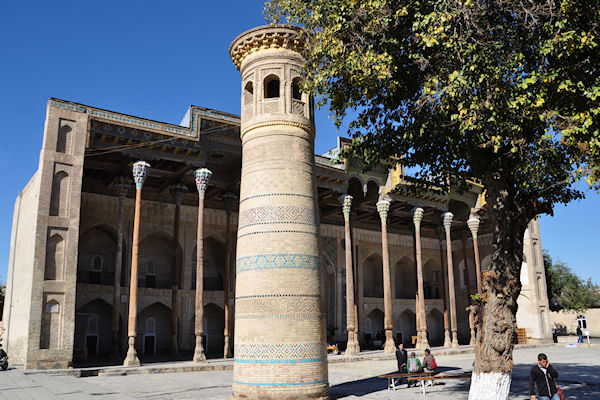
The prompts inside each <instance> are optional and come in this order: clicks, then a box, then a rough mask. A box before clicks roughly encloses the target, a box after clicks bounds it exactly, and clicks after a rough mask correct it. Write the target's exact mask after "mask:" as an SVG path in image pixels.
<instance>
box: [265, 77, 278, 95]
mask: <svg viewBox="0 0 600 400" xmlns="http://www.w3.org/2000/svg"><path fill="white" fill-rule="evenodd" d="M275 97H279V78H278V77H277V76H276V75H269V76H267V77H266V78H265V99H272V98H275Z"/></svg>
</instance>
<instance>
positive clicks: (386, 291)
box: [377, 198, 396, 353]
mask: <svg viewBox="0 0 600 400" xmlns="http://www.w3.org/2000/svg"><path fill="white" fill-rule="evenodd" d="M389 210H390V200H388V199H385V198H382V199H380V200H379V201H378V202H377V211H378V212H379V217H380V219H381V254H382V258H383V263H382V264H383V265H382V267H383V309H384V311H385V313H384V319H383V327H384V328H385V346H384V348H383V351H384V352H385V353H395V352H396V345H395V344H394V332H393V329H394V322H393V314H392V285H391V277H390V275H391V274H390V251H389V247H388V236H387V216H388V211H389Z"/></svg>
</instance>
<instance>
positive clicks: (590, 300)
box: [544, 250, 600, 311]
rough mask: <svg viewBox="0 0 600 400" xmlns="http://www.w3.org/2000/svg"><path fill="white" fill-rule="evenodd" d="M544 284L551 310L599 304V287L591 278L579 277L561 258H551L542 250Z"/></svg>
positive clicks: (586, 307) (573, 308) (584, 307)
mask: <svg viewBox="0 0 600 400" xmlns="http://www.w3.org/2000/svg"><path fill="white" fill-rule="evenodd" d="M544 267H545V269H546V286H547V289H548V300H549V302H550V309H551V310H552V311H559V310H565V311H571V310H572V311H585V310H587V309H588V308H591V307H597V306H598V305H600V294H599V293H598V290H599V289H600V287H599V286H598V285H596V284H595V283H594V282H592V280H591V278H588V280H587V281H586V280H583V279H581V278H579V277H578V276H577V275H576V274H575V273H574V272H573V270H571V268H569V266H568V265H567V264H566V263H565V262H564V261H561V260H556V261H554V260H552V257H550V254H548V252H547V251H546V250H544Z"/></svg>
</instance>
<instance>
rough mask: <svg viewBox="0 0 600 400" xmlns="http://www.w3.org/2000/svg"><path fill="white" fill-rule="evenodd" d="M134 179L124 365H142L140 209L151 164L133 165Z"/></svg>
mask: <svg viewBox="0 0 600 400" xmlns="http://www.w3.org/2000/svg"><path fill="white" fill-rule="evenodd" d="M132 171H133V179H134V181H135V214H134V218H133V241H132V246H131V278H130V282H129V320H128V327H127V336H128V337H129V340H128V345H129V348H128V349H127V356H126V357H125V361H124V362H123V365H125V366H136V365H140V360H139V359H138V357H137V352H136V351H135V337H136V326H135V324H136V322H137V285H138V251H139V240H140V209H141V204H142V187H144V182H145V181H146V177H147V176H148V172H149V171H150V164H148V163H147V162H145V161H138V162H136V163H134V164H133V169H132Z"/></svg>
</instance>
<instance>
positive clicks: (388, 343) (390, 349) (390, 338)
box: [383, 329, 396, 354]
mask: <svg viewBox="0 0 600 400" xmlns="http://www.w3.org/2000/svg"><path fill="white" fill-rule="evenodd" d="M383 352H384V353H390V354H392V353H395V352H396V344H395V343H394V334H393V332H392V331H391V329H388V330H386V331H385V346H384V347H383Z"/></svg>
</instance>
